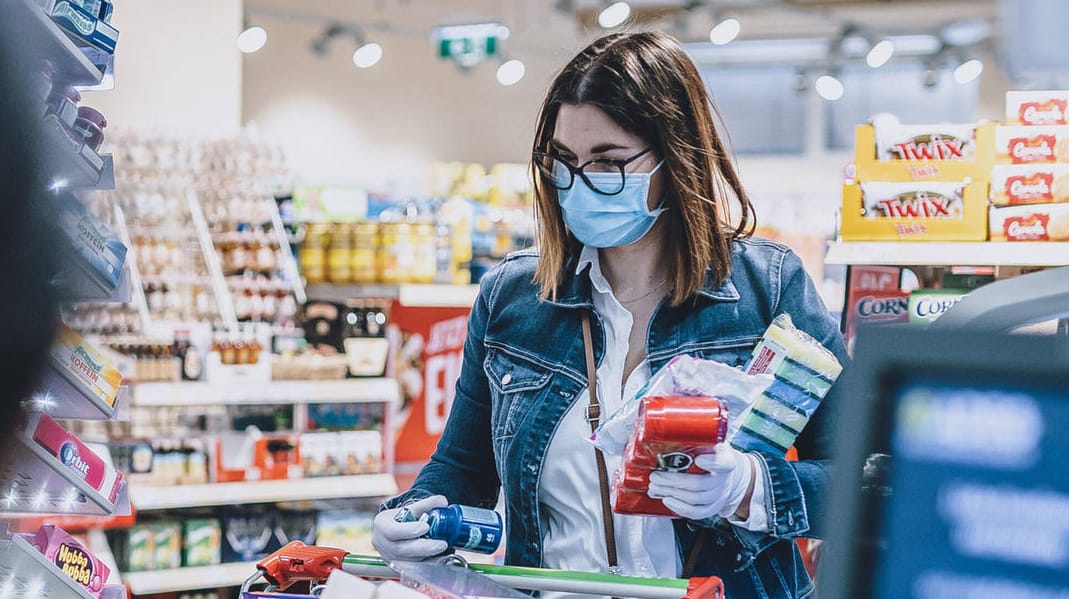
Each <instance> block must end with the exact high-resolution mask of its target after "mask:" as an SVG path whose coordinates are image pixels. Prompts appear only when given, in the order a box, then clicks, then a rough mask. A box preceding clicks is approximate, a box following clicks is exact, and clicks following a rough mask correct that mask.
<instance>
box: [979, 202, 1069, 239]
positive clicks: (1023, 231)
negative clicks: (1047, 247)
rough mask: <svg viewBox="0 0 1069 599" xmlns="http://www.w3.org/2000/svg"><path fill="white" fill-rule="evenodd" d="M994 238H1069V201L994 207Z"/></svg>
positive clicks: (992, 215) (992, 224)
mask: <svg viewBox="0 0 1069 599" xmlns="http://www.w3.org/2000/svg"><path fill="white" fill-rule="evenodd" d="M990 230H991V241H1069V204H1035V205H1031V206H1004V207H992V208H991V212H990Z"/></svg>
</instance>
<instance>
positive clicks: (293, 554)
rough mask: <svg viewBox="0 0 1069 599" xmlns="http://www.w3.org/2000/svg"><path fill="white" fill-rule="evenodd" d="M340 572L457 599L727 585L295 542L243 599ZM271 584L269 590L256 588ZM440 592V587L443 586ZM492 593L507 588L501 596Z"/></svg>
mask: <svg viewBox="0 0 1069 599" xmlns="http://www.w3.org/2000/svg"><path fill="white" fill-rule="evenodd" d="M335 570H340V571H342V572H346V573H348V574H352V575H355V576H359V577H361V578H371V579H382V580H398V579H400V580H402V581H408V582H414V583H415V586H417V588H418V587H419V584H420V583H427V585H428V586H434V585H440V584H442V583H443V582H442V581H443V580H445V581H446V583H445V584H448V585H450V586H451V587H452V588H453V589H454V592H455V593H456V596H461V597H526V595H522V594H519V593H517V592H516V591H515V590H514V589H524V590H531V591H557V592H566V593H581V594H590V595H606V596H613V597H635V598H638V599H723V597H724V585H723V582H722V581H721V580H720V579H719V578H717V577H715V576H712V577H706V578H691V579H689V580H687V579H679V578H641V577H635V576H619V575H614V574H591V573H588V572H573V571H566V570H550V569H546V568H524V567H516V566H495V565H486V564H469V563H467V562H466V561H465V560H464V559H463V558H461V557H459V556H448V557H447V558H444V559H443V560H442V561H441V562H439V563H419V564H406V563H401V564H392V565H391V564H387V563H386V562H385V561H383V560H382V559H381V558H379V557H377V556H368V555H354V554H350V553H346V552H345V551H344V550H342V549H331V548H329V547H316V546H310V545H305V544H304V543H302V542H300V541H293V542H291V543H289V544H288V545H286V546H285V547H283V548H282V549H279V550H278V551H276V552H275V553H273V554H271V555H269V556H267V557H266V558H264V559H263V560H261V561H260V562H259V563H257V564H256V573H255V574H253V575H252V576H250V577H249V579H248V580H246V581H245V584H244V585H242V587H241V599H310V598H314V597H317V596H318V595H319V593H320V592H322V591H323V590H324V589H325V587H326V585H325V581H326V580H327V579H328V578H329V577H330V575H331V573H332V572H334V571H335ZM297 583H309V585H310V591H309V592H308V593H305V594H294V593H287V592H286V591H287V589H290V588H291V587H293V586H294V585H296V584H297ZM264 584H266V588H264V589H263V590H252V589H253V587H254V586H262V585H264ZM438 588H440V587H438ZM490 589H503V590H502V591H500V592H496V591H493V590H490Z"/></svg>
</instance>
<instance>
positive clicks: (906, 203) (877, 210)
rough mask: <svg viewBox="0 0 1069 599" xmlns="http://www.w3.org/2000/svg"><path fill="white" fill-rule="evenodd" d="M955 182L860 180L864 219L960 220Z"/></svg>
mask: <svg viewBox="0 0 1069 599" xmlns="http://www.w3.org/2000/svg"><path fill="white" fill-rule="evenodd" d="M964 187H965V184H964V183H958V182H932V181H929V182H920V181H916V182H908V183H862V184H861V195H862V202H863V203H864V215H865V218H873V219H876V218H916V219H961V218H962V216H963V215H964V201H963V197H962V191H963V189H964Z"/></svg>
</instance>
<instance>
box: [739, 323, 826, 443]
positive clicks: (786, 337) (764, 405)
mask: <svg viewBox="0 0 1069 599" xmlns="http://www.w3.org/2000/svg"><path fill="white" fill-rule="evenodd" d="M842 369H843V367H842V365H841V364H839V360H838V359H836V357H835V355H834V354H832V353H831V352H830V351H828V349H827V348H825V347H824V346H823V345H821V344H820V342H819V341H817V340H816V339H813V338H812V337H811V336H809V335H808V334H807V333H805V332H804V331H801V330H799V329H797V328H795V326H794V323H793V322H791V317H790V316H789V315H787V314H780V315H779V316H777V317H776V318H775V319H773V321H772V324H770V325H769V327H768V330H767V331H765V336H764V338H763V339H761V342H760V343H759V344H758V345H757V347H755V348H754V351H753V357H752V358H751V359H750V362H749V364H747V365H746V368H745V371H746V372H747V373H748V374H751V375H759V374H772V375H774V377H775V380H774V381H773V382H772V384H770V385H769V386H768V387H767V388H766V389H765V390H764V392H763V393H762V394H761V396H760V397H759V398H758V399H757V401H756V402H754V403H753V404H752V405H751V406H750V407H749V409H747V410H746V411H745V412H743V413H742V414H741V415H740V416H739V419H740V420H741V421H742V422H741V423H740V426H739V431H738V433H737V434H736V435H735V436H734V437H731V438H729V440H730V441H731V444H732V445H734V446H735V447H737V448H739V449H744V450H749V451H768V452H774V453H786V452H787V450H788V449H790V447H791V445H793V444H794V439H795V438H796V437H797V436H798V434H799V433H801V432H802V429H803V428H805V425H806V423H808V422H809V418H810V417H811V416H812V415H813V413H814V412H816V410H817V407H818V406H819V405H820V402H821V401H822V400H823V399H824V396H825V395H827V394H828V391H829V390H830V389H831V386H832V384H833V383H834V382H835V379H837V378H838V377H839V373H841V372H842Z"/></svg>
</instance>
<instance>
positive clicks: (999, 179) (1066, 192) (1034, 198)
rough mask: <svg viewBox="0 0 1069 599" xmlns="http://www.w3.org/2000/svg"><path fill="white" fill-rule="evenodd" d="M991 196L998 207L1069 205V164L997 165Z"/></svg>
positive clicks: (993, 170) (993, 172)
mask: <svg viewBox="0 0 1069 599" xmlns="http://www.w3.org/2000/svg"><path fill="white" fill-rule="evenodd" d="M990 197H991V203H992V204H994V205H996V206H1011V205H1016V204H1047V203H1051V202H1069V164H997V165H995V166H994V167H993V168H992V169H991V195H990Z"/></svg>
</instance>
